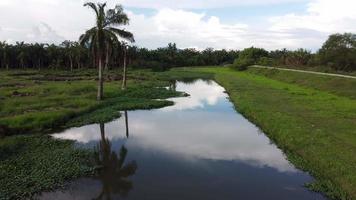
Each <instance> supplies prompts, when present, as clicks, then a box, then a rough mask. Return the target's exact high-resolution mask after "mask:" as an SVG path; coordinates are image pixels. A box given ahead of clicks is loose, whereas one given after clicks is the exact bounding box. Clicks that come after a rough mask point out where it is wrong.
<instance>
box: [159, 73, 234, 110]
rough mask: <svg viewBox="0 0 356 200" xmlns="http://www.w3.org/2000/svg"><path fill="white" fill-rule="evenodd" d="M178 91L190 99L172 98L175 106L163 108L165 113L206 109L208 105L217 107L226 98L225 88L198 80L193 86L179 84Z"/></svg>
mask: <svg viewBox="0 0 356 200" xmlns="http://www.w3.org/2000/svg"><path fill="white" fill-rule="evenodd" d="M177 91H183V92H186V93H188V94H189V95H190V96H189V97H182V98H171V99H170V100H172V101H174V103H175V104H174V105H173V106H169V107H165V108H162V109H161V110H163V111H174V110H187V109H194V108H204V106H205V105H206V104H208V105H211V106H213V105H215V104H216V103H217V102H218V100H219V99H220V98H226V96H227V95H226V94H225V93H224V91H225V90H224V88H223V87H221V86H220V85H218V84H217V83H216V82H209V83H208V82H206V81H203V80H197V81H195V82H194V83H193V84H182V83H179V82H178V83H177Z"/></svg>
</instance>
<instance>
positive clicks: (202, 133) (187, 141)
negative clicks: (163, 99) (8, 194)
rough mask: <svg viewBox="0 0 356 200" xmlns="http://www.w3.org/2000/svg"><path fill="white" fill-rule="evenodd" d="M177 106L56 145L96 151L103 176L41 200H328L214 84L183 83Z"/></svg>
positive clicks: (86, 130)
mask: <svg viewBox="0 0 356 200" xmlns="http://www.w3.org/2000/svg"><path fill="white" fill-rule="evenodd" d="M170 89H176V90H178V91H184V92H186V93H188V94H190V95H191V96H190V97H182V98H172V100H173V101H174V102H175V105H174V106H170V107H165V108H162V109H156V110H150V111H147V110H146V111H130V112H123V117H121V118H120V119H118V120H115V121H113V122H110V123H107V124H94V125H89V126H84V127H80V128H72V129H69V130H66V131H64V132H62V133H59V134H54V137H56V138H63V139H72V140H75V141H77V144H78V146H80V147H84V148H94V149H95V150H96V152H97V153H96V155H94V157H95V159H96V161H97V164H98V166H102V169H101V170H99V173H98V175H97V176H95V177H92V178H83V179H80V180H77V181H74V182H73V183H71V184H70V185H69V187H68V188H67V189H66V190H63V191H56V192H50V193H44V194H42V196H41V197H40V198H41V199H76V200H80V199H83V200H84V199H122V198H124V199H152V200H153V199H155V200H157V199H177V200H178V199H179V200H181V199H194V200H196V199H204V200H209V199H231V200H232V199H234V200H235V199H249V200H253V199H271V200H272V199H273V200H274V199H296V200H301V199H310V200H312V199H313V200H315V199H324V198H323V197H322V196H321V195H320V194H318V193H314V192H310V191H308V190H307V189H306V188H304V187H303V185H304V184H305V183H308V182H311V181H312V180H313V179H312V177H310V176H309V175H308V174H306V173H304V172H302V171H300V170H298V169H296V168H295V167H294V166H293V165H292V164H291V163H289V162H288V160H287V159H286V157H285V155H284V154H283V152H282V151H281V150H280V149H278V148H277V147H276V145H274V144H273V143H272V142H271V141H270V140H269V139H268V137H266V135H264V133H262V132H261V131H260V129H259V128H258V127H256V126H255V125H254V124H252V123H251V122H249V121H248V120H247V119H245V118H244V117H243V116H242V115H241V114H239V113H237V112H236V111H235V110H234V108H233V104H232V103H231V102H230V101H229V100H228V95H227V94H226V93H225V92H224V91H225V90H224V88H223V87H221V86H219V85H218V84H217V83H215V82H214V81H203V80H196V81H194V82H191V83H183V82H177V83H175V84H174V85H173V87H170Z"/></svg>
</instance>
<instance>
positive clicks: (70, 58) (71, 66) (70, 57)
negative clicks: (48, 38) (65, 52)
mask: <svg viewBox="0 0 356 200" xmlns="http://www.w3.org/2000/svg"><path fill="white" fill-rule="evenodd" d="M69 62H70V71H73V58H72V56H69Z"/></svg>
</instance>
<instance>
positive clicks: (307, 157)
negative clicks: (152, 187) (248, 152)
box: [193, 68, 356, 199]
mask: <svg viewBox="0 0 356 200" xmlns="http://www.w3.org/2000/svg"><path fill="white" fill-rule="evenodd" d="M193 70H194V71H196V70H198V71H201V72H210V73H214V74H215V80H216V81H218V82H219V83H220V84H221V85H222V86H224V87H225V89H226V90H227V91H228V93H229V95H230V98H231V100H232V101H233V103H234V104H235V106H236V109H237V110H238V111H239V112H241V113H242V114H244V115H245V116H246V117H247V118H248V119H250V120H251V121H253V122H254V123H256V124H257V125H258V126H259V127H260V128H261V129H262V130H263V131H264V132H265V133H266V134H267V135H268V136H269V137H270V138H271V139H272V140H273V141H275V142H276V144H277V145H278V146H279V147H280V148H282V149H283V150H284V152H286V153H287V155H288V158H289V159H290V160H291V161H292V162H293V163H294V164H295V165H296V166H298V167H299V168H302V169H305V170H307V171H309V172H310V173H311V174H312V175H313V176H314V177H315V178H316V180H317V181H316V182H315V183H313V184H311V185H310V186H309V187H310V188H312V189H314V190H316V191H321V192H324V193H325V194H326V195H327V196H329V197H330V198H333V199H356V100H355V96H356V94H355V93H356V87H355V82H354V80H349V79H340V78H333V77H322V76H315V75H305V74H303V73H293V72H275V71H267V70H265V71H262V70H254V69H253V70H251V69H250V70H249V71H247V72H237V71H233V70H231V69H228V68H223V69H222V68H201V69H193Z"/></svg>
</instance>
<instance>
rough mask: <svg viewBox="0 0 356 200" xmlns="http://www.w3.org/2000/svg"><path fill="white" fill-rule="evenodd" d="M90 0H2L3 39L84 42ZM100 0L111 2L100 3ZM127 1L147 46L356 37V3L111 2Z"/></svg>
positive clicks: (280, 43) (310, 45) (273, 44)
mask: <svg viewBox="0 0 356 200" xmlns="http://www.w3.org/2000/svg"><path fill="white" fill-rule="evenodd" d="M85 2H87V1H84V0H0V41H7V42H9V43H15V42H16V41H25V42H28V43H34V42H40V43H55V44H59V43H61V42H62V41H64V40H73V41H75V40H78V38H79V36H80V35H81V34H82V33H84V32H85V30H87V29H89V28H90V27H92V26H93V25H94V23H95V19H94V13H93V11H92V10H90V9H89V8H86V7H83V4H84V3H85ZM93 2H104V1H102V0H96V1H93ZM105 2H107V3H108V7H113V6H114V5H115V4H122V5H123V6H124V9H125V12H126V13H127V14H128V16H129V18H130V24H129V25H128V26H125V27H121V28H124V29H126V30H129V31H131V32H133V33H134V36H135V39H136V43H135V44H134V45H136V46H139V47H146V48H149V49H154V48H157V47H164V46H167V44H168V43H170V42H174V43H176V44H177V46H178V47H179V48H197V49H205V48H207V47H211V48H214V49H243V48H247V47H251V46H254V47H261V48H265V49H268V50H274V49H281V48H287V49H297V48H306V49H309V50H312V51H314V50H317V49H318V48H320V47H321V45H322V44H323V42H324V41H325V40H326V39H327V37H328V35H330V34H333V33H344V32H354V33H355V32H356V12H355V8H356V0H249V1H247V0H107V1H105Z"/></svg>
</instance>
